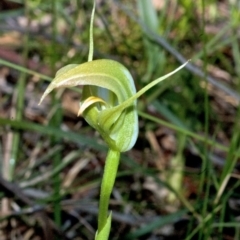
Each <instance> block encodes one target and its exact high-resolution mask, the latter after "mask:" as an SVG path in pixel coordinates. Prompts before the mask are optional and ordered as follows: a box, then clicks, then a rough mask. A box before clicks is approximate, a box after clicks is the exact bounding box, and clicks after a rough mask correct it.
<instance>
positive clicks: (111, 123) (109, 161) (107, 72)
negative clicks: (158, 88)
mask: <svg viewBox="0 0 240 240" xmlns="http://www.w3.org/2000/svg"><path fill="white" fill-rule="evenodd" d="M94 11H95V2H94V5H93V11H92V16H91V24H90V50H89V56H88V62H86V63H83V64H80V65H79V64H70V65H67V66H65V67H63V68H61V69H60V70H59V71H58V72H57V73H56V76H55V78H54V79H53V81H52V82H51V84H50V85H49V86H48V88H47V89H46V91H45V92H44V94H43V96H42V98H41V100H40V103H41V102H42V100H43V99H44V98H45V97H46V95H48V94H49V93H50V92H51V91H52V90H53V89H55V88H59V87H74V86H77V85H83V86H84V87H83V92H82V100H81V102H80V110H79V115H82V116H83V117H84V118H85V120H86V121H87V122H88V123H89V125H91V126H92V127H93V128H94V129H96V130H97V131H98V132H99V133H100V134H101V136H102V137H103V139H104V140H105V142H106V143H107V145H108V147H109V151H108V154H107V158H106V163H105V169H104V174H103V180H102V185H101V192H100V203H99V215H98V230H97V232H96V236H95V240H107V239H108V237H109V233H110V229H111V217H112V214H111V213H110V214H108V205H109V199H110V195H111V192H112V189H113V185H114V182H115V179H116V175H117V169H118V165H119V160H120V153H121V152H125V151H128V150H130V149H131V148H132V147H133V146H134V144H135V142H136V139H137V136H138V115H137V109H136V105H137V98H139V97H140V96H141V95H142V94H143V93H145V92H146V91H147V90H149V89H150V88H152V87H153V86H155V85H156V84H158V83H159V82H161V81H163V80H164V79H166V78H168V77H170V76H171V75H173V74H174V73H176V72H177V71H179V70H180V69H182V68H183V67H184V66H185V65H186V64H187V62H186V63H185V64H183V65H181V66H180V67H179V68H177V69H176V70H174V71H172V72H170V73H168V74H167V75H165V76H163V77H160V78H157V79H156V80H154V81H152V82H151V83H149V84H148V85H147V86H145V87H144V88H142V89H141V90H140V91H138V92H136V89H135V85H134V81H133V78H132V76H131V74H130V72H129V71H128V70H127V69H126V68H125V67H124V66H123V65H122V64H120V63H118V62H116V61H113V60H108V59H101V60H93V59H92V58H93V18H94Z"/></svg>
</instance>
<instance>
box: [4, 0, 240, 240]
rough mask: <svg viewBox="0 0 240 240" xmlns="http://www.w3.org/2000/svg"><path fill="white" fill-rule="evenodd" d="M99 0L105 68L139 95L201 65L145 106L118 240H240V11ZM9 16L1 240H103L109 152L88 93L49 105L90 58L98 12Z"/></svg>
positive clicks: (71, 93) (116, 228)
mask: <svg viewBox="0 0 240 240" xmlns="http://www.w3.org/2000/svg"><path fill="white" fill-rule="evenodd" d="M96 2H97V9H96V15H95V24H94V40H95V51H94V59H100V58H108V59H115V60H117V61H119V62H121V63H122V64H124V65H125V66H126V67H127V68H128V69H129V70H130V72H131V73H132V75H133V77H134V80H135V84H136V88H137V89H140V88H142V87H143V86H145V85H146V84H147V83H148V82H150V81H152V80H154V79H155V78H157V77H159V76H161V75H164V74H166V73H168V72H170V71H172V70H173V69H175V68H176V67H177V66H179V65H180V64H181V63H183V62H185V61H186V60H187V59H192V61H191V62H190V63H189V64H188V65H187V67H186V68H185V69H184V70H181V71H180V72H179V73H177V74H175V75H174V76H173V77H171V79H168V80H166V81H165V82H163V83H161V84H159V85H158V86H157V87H155V88H154V89H152V90H150V91H149V92H147V93H146V94H145V95H144V96H143V97H141V99H139V101H138V110H139V115H140V117H139V129H140V134H139V138H138V141H137V143H136V145H135V147H134V149H133V150H131V151H129V152H127V153H126V154H124V155H122V159H121V164H120V168H119V173H118V177H117V181H116V184H115V189H114V192H113V194H112V200H111V202H110V209H112V210H113V226H112V232H111V237H110V239H115V240H117V239H121V240H123V239H126V240H127V239H128V240H133V239H143V240H146V239H149V240H155V239H156V240H157V239H164V240H165V239H185V240H187V239H199V240H200V239H217V240H221V239H226V240H227V239H228V240H229V239H235V240H238V239H240V222H239V217H240V208H239V204H240V202H239V195H240V194H239V190H240V186H239V185H240V182H239V166H240V165H239V156H240V147H239V146H240V124H239V117H240V115H239V114H240V112H239V100H240V92H239V91H240V51H239V48H240V45H239V44H240V40H239V39H240V28H239V23H240V3H239V1H238V0H231V1H226V0H222V1H220V0H211V1H206V0H195V1H190V0H180V1H174V0H169V1H160V0H155V1H150V0H149V1H147V0H138V1H124V0H121V1H120V0H119V1H110V0H109V1H107V0H106V1H103V0H102V1H101V0H98V1H96ZM0 7H1V12H0V19H1V22H0V138H1V141H0V169H1V175H0V208H1V210H0V214H1V215H0V239H24V240H25V239H34V240H36V239H47V240H48V239H76V240H77V239H84V240H86V239H89V240H90V239H93V238H94V233H95V229H96V224H97V221H96V219H97V210H98V197H99V196H98V195H99V185H100V181H101V176H102V170H103V166H104V159H105V155H106V146H105V145H104V143H103V141H102V139H101V138H100V137H99V135H98V134H97V133H96V132H95V131H93V130H92V129H91V128H90V127H89V126H88V125H87V123H86V122H84V120H83V119H82V118H78V117H77V116H76V114H77V112H78V109H79V99H80V98H81V88H75V89H68V90H61V89H60V90H59V91H55V93H53V94H52V95H51V96H50V97H49V98H48V99H46V100H45V101H44V102H43V103H42V104H41V105H40V106H39V105H38V101H39V99H40V97H41V95H42V93H43V92H44V89H45V88H46V87H47V85H48V84H49V81H51V79H52V77H53V76H54V74H55V72H56V70H57V69H59V68H61V67H62V66H64V65H66V64H68V63H79V64H80V63H83V62H85V61H87V55H88V37H89V23H90V14H91V9H92V2H91V1H80V0H68V1H66V0H58V1H57V0H55V1H54V0H52V1H41V0H38V1H36V0H35V1H34V0H25V1H24V2H22V1H20V0H19V1H16V0H15V1H6V0H4V1H1V3H0Z"/></svg>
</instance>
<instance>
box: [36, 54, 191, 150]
mask: <svg viewBox="0 0 240 240" xmlns="http://www.w3.org/2000/svg"><path fill="white" fill-rule="evenodd" d="M185 65H186V63H185V64H183V65H182V66H180V67H179V68H178V69H176V70H175V71H173V72H171V73H169V74H167V75H165V76H163V77H161V78H158V79H156V80H155V81H153V82H151V83H150V84H148V85H147V86H146V87H144V88H143V89H142V90H140V91H139V92H138V93H136V89H135V86H134V81H133V78H132V76H131V74H130V73H129V71H128V70H127V69H126V68H125V67H124V66H123V65H122V64H120V63H118V62H116V61H113V60H107V59H101V60H94V61H89V62H86V63H83V64H80V65H76V64H71V65H67V66H65V67H63V68H62V69H60V70H59V71H58V72H57V73H56V76H55V78H54V79H53V81H52V82H51V84H50V85H49V86H48V88H47V89H46V91H45V92H44V94H43V96H42V98H41V100H40V103H41V101H42V100H43V99H44V98H45V97H46V95H47V94H49V93H50V92H51V91H52V90H53V89H55V88H59V87H74V86H78V85H83V92H82V100H81V103H80V110H79V114H82V115H83V117H84V118H85V120H86V121H87V122H88V123H89V125H91V126H92V127H93V128H95V129H96V130H97V131H98V132H99V133H100V134H101V136H102V137H103V139H104V140H105V142H106V143H107V144H108V146H109V148H110V149H112V150H115V151H119V152H125V151H128V150H129V149H131V148H132V147H133V145H134V144H135V142H136V139H137V136H138V116H137V109H136V103H137V101H136V99H137V98H138V97H139V96H141V95H142V94H143V93H144V92H146V91H147V90H148V89H149V88H151V87H153V86H154V85H156V84H157V83H159V82H160V81H162V80H164V79H166V78H167V77H169V76H170V75H172V74H174V73H175V72H177V71H178V70H180V69H181V68H183V67H184V66H185Z"/></svg>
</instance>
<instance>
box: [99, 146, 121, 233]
mask: <svg viewBox="0 0 240 240" xmlns="http://www.w3.org/2000/svg"><path fill="white" fill-rule="evenodd" d="M119 159H120V152H118V151H114V150H112V149H109V151H108V154H107V158H106V163H105V168H104V173H103V180H102V185H101V192H100V203H99V214H98V233H100V231H101V230H102V229H103V227H104V226H105V224H106V222H107V217H108V205H109V199H110V195H111V193H112V189H113V185H114V182H115V179H116V175H117V170H118V164H119Z"/></svg>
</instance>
